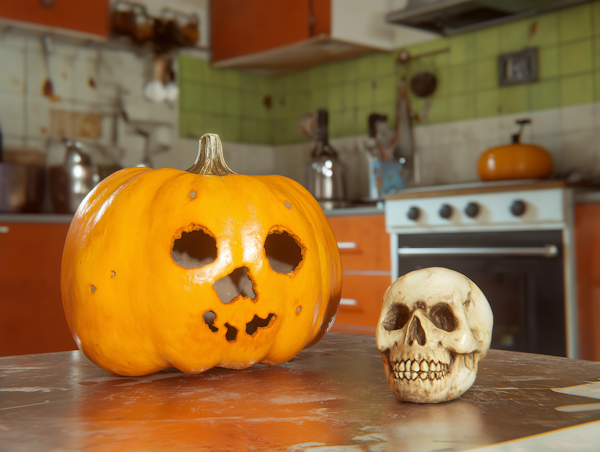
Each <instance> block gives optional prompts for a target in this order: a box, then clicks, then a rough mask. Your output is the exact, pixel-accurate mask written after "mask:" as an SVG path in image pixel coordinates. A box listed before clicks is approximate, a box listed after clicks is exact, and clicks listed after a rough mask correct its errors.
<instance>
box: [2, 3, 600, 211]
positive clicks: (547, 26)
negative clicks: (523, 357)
mask: <svg viewBox="0 0 600 452" xmlns="http://www.w3.org/2000/svg"><path fill="white" fill-rule="evenodd" d="M30 3H31V5H30ZM46 3H48V4H50V5H52V6H46ZM213 3H214V5H212V8H211V5H210V2H209V1H208V0H172V1H169V2H165V1H161V0H147V1H144V2H140V3H135V4H134V3H127V2H111V3H110V4H107V2H106V0H94V1H89V2H85V4H83V3H81V2H70V1H65V0H62V1H59V0H53V1H51V0H49V1H48V2H45V1H31V2H20V3H19V4H14V5H13V4H9V3H5V4H4V5H3V6H2V7H1V8H0V17H2V16H4V17H2V19H1V21H0V27H1V28H0V58H1V59H0V61H1V62H2V63H1V65H2V66H1V68H2V69H1V73H0V126H1V128H2V132H3V135H4V148H5V154H8V155H10V158H13V159H14V158H15V156H14V154H15V153H19V152H21V153H23V155H22V157H23V158H24V159H26V158H32V157H31V156H27V157H25V153H26V152H27V151H29V153H31V151H38V152H40V153H41V154H43V155H38V156H37V157H38V158H42V157H45V159H46V162H47V163H48V164H54V163H60V162H61V160H62V157H63V155H64V152H65V151H64V147H63V146H62V139H63V138H65V137H67V138H69V139H72V140H79V141H81V143H82V144H83V146H84V148H85V152H87V153H88V154H89V155H90V157H91V159H92V162H93V163H94V164H95V165H102V166H109V165H113V166H115V167H116V166H123V167H126V166H134V165H137V164H139V163H141V162H143V161H144V160H145V159H147V157H148V156H149V158H150V162H151V165H152V166H153V167H156V168H158V167H166V166H168V167H174V168H179V169H185V168H187V167H188V166H189V165H190V162H192V161H193V160H194V158H195V155H196V152H197V140H198V138H199V137H200V136H201V135H202V134H204V133H207V132H213V133H218V134H219V135H220V136H221V139H222V140H223V142H224V143H226V144H225V151H226V153H227V155H226V157H227V160H228V162H229V164H230V166H231V167H232V168H233V169H234V170H235V171H236V172H239V173H244V174H282V175H285V176H288V177H291V178H293V179H295V180H297V181H299V182H301V183H306V180H305V179H306V178H305V170H304V168H305V166H306V164H307V163H309V161H310V158H311V151H312V149H313V147H314V140H313V139H312V138H310V136H307V134H306V133H304V134H302V133H301V132H300V127H299V122H300V120H301V118H302V117H304V116H305V115H307V114H311V113H313V112H315V111H316V110H318V109H326V110H328V113H329V114H328V116H329V138H330V141H331V143H332V146H333V147H334V148H335V149H336V150H337V152H338V154H339V156H340V160H341V161H342V162H343V163H344V169H345V175H344V177H345V179H346V194H345V197H346V198H347V199H348V200H350V201H353V200H361V199H364V198H368V197H369V176H368V169H369V165H368V159H369V154H368V150H367V149H366V148H365V142H366V141H367V140H366V138H367V135H368V132H369V116H370V115H372V114H374V113H376V114H379V115H385V116H387V128H388V129H390V130H391V131H392V132H394V131H395V130H396V129H397V124H398V119H406V120H408V121H410V123H411V125H412V127H413V140H414V152H415V153H416V154H418V156H419V167H418V171H419V174H418V179H417V181H415V183H414V184H413V185H436V184H450V183H461V182H473V181H477V180H479V177H478V174H477V165H476V162H477V159H478V157H479V156H480V155H481V154H482V153H483V152H484V151H485V150H486V149H488V148H490V147H493V146H497V145H501V144H505V143H508V142H509V141H510V136H511V134H513V133H514V132H515V131H516V127H515V124H514V121H515V119H518V118H523V117H526V118H530V119H532V124H531V127H528V128H525V130H524V135H523V139H524V140H523V141H525V142H535V143H536V144H539V145H542V146H543V147H545V148H546V149H547V150H548V151H549V152H550V153H551V154H552V156H553V158H554V162H555V165H554V175H555V176H568V175H569V174H571V173H576V176H575V177H582V178H585V179H592V178H594V177H597V175H598V172H599V171H600V161H599V160H598V156H599V155H600V136H599V133H600V132H599V126H600V111H599V106H598V101H599V100H600V3H599V2H598V1H593V2H577V1H574V2H567V3H571V4H573V5H574V6H570V7H567V8H563V9H560V10H556V11H551V12H548V13H545V14H540V15H533V16H531V17H526V18H525V19H520V20H515V21H508V22H507V23H501V24H499V25H493V26H485V27H483V28H481V29H478V30H475V31H470V32H460V33H457V34H455V35H451V36H443V35H440V34H436V33H432V32H427V31H423V30H419V29H415V28H410V27H407V26H405V25H397V24H394V23H391V22H389V16H390V13H391V12H394V11H398V10H401V9H402V7H405V6H406V5H405V4H406V3H407V2H406V1H401V0H393V1H390V0H377V1H370V2H364V1H360V0H326V1H325V0H312V1H309V2H307V1H304V0H302V1H299V0H298V1H293V2H285V4H284V3H281V4H279V3H278V2H268V1H253V2H240V1H234V0H231V1H229V0H220V1H215V2H213ZM517 3H519V2H517ZM520 3H536V2H520ZM537 3H538V4H539V3H544V2H539V1H538V2H537ZM546 3H548V2H546ZM550 3H552V2H550ZM555 3H556V2H555ZM559 3H565V2H559ZM309 4H311V5H313V6H312V9H311V8H309V7H308V6H309ZM88 11H90V12H89V13H88ZM211 11H212V15H211ZM119 13H121V19H120V22H119ZM128 14H130V15H133V16H134V20H133V22H132V26H131V30H129V31H128V30H127V29H126V25H125V26H124V25H123V24H124V23H126V20H124V18H125V19H126V18H127V16H128ZM386 14H387V15H388V20H386ZM13 16H14V17H16V18H18V19H19V20H11V17H13ZM111 18H112V21H111ZM152 18H158V19H160V18H163V21H166V20H167V19H168V18H174V20H176V21H178V22H177V23H178V25H179V26H180V27H185V26H186V25H190V24H191V25H194V26H195V27H196V30H197V31H196V33H195V35H194V36H192V38H191V40H192V41H193V39H194V38H197V40H196V41H193V42H185V41H183V42H181V41H180V42H178V41H177V39H176V38H171V42H169V38H166V39H165V40H164V41H166V42H163V44H162V45H160V44H156V43H155V44H152V42H154V41H155V40H156V39H157V38H156V37H155V38H152V37H151V36H150V32H147V37H144V35H143V33H144V27H146V28H150V29H151V25H152V24H150V25H148V24H147V23H145V22H144V20H147V21H151V20H153V19H152ZM311 18H312V19H311ZM310 20H313V22H314V23H313V24H312V25H310V26H309V22H310ZM136 21H137V22H136ZM54 25H60V28H59V27H55V26H54ZM117 26H120V27H121V28H120V29H116V27H117ZM63 27H64V28H63ZM136 33H137V36H138V39H137V40H136V39H135V38H133V39H132V38H130V37H129V36H128V34H129V35H133V36H136V35H135V34H136ZM45 44H46V45H45ZM528 48H535V49H537V58H538V66H539V67H538V76H537V79H536V80H535V81H534V82H531V83H521V84H516V85H508V86H500V85H499V70H498V58H499V55H501V54H510V53H515V52H520V51H522V50H523V49H528ZM399 49H406V51H407V52H408V54H409V60H408V61H407V62H404V63H402V62H400V61H399ZM157 55H158V57H157ZM160 55H162V56H160ZM157 58H160V59H161V60H162V61H160V62H157V61H156V59H157ZM157 66H158V72H157ZM420 73H428V74H432V75H433V76H434V77H435V78H434V83H435V87H434V88H433V89H432V90H431V91H430V92H426V94H427V95H426V96H425V97H420V96H418V95H416V94H415V92H414V90H413V89H410V85H409V86H407V89H406V91H407V95H408V97H407V100H408V102H407V103H408V106H409V110H408V111H409V112H410V113H409V116H410V117H409V118H398V117H397V113H398V108H397V102H398V92H399V85H400V80H401V78H402V77H403V76H404V77H406V79H407V80H408V82H409V83H410V81H411V79H412V78H413V77H414V76H415V75H417V74H420ZM155 79H160V82H162V87H161V89H160V90H159V91H161V92H160V93H158V94H156V95H157V96H158V98H154V100H153V98H152V93H151V91H152V86H149V85H151V82H152V81H153V80H155ZM48 81H50V83H51V88H52V89H51V92H50V91H49V90H48V83H47V82H48ZM169 84H171V85H172V86H171V87H170V88H173V89H171V97H169V96H167V95H166V94H165V93H164V92H162V91H164V89H163V87H164V86H167V85H169ZM177 91H178V92H177ZM145 92H146V94H145ZM146 153H149V155H148V156H147V155H146ZM104 171H107V170H106V169H105V170H104ZM45 208H46V210H49V209H50V206H49V205H46V207H45Z"/></svg>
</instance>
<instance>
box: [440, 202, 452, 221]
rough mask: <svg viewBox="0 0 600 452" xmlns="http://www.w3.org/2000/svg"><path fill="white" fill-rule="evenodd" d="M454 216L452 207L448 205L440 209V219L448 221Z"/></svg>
mask: <svg viewBox="0 0 600 452" xmlns="http://www.w3.org/2000/svg"><path fill="white" fill-rule="evenodd" d="M451 216H452V206H450V205H448V204H443V205H442V207H440V217H442V218H445V219H446V220H447V219H448V218H450V217H451Z"/></svg>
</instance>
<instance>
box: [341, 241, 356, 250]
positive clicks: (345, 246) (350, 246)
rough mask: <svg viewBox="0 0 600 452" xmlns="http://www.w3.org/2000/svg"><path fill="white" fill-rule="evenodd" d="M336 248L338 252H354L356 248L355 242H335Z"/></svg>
mask: <svg viewBox="0 0 600 452" xmlns="http://www.w3.org/2000/svg"><path fill="white" fill-rule="evenodd" d="M337 246H338V249H340V250H355V249H356V248H357V246H356V243H355V242H337Z"/></svg>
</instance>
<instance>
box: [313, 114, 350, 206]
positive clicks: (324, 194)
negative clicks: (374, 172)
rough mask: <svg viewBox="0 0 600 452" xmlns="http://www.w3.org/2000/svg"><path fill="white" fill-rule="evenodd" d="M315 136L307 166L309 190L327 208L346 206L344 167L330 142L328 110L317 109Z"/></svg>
mask: <svg viewBox="0 0 600 452" xmlns="http://www.w3.org/2000/svg"><path fill="white" fill-rule="evenodd" d="M315 138H316V143H315V148H314V149H313V152H312V156H311V161H310V163H309V164H308V166H307V167H306V183H307V188H308V191H309V192H310V193H311V194H312V195H313V196H314V197H315V199H316V200H317V201H318V202H319V204H320V205H321V207H323V209H325V210H330V209H335V208H338V207H344V206H346V205H347V203H346V200H345V185H344V167H343V164H342V162H340V160H339V158H338V155H337V152H336V151H335V149H333V147H331V145H330V144H329V137H328V113H327V110H323V109H322V110H318V111H317V119H316V131H315Z"/></svg>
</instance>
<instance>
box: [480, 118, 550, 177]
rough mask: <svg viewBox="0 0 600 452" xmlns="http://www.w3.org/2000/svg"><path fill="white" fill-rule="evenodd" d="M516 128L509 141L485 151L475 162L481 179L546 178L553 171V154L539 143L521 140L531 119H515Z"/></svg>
mask: <svg viewBox="0 0 600 452" xmlns="http://www.w3.org/2000/svg"><path fill="white" fill-rule="evenodd" d="M516 123H517V125H518V126H519V131H518V132H517V133H515V134H514V135H513V136H512V144H506V145H503V146H497V147H494V148H491V149H488V150H487V151H485V152H484V153H483V154H481V156H480V157H479V160H478V162H477V172H478V173H479V177H480V178H481V180H484V181H493V180H509V179H546V178H548V177H550V175H551V174H552V168H553V166H554V163H553V161H552V155H550V153H549V152H548V151H547V150H546V149H544V148H543V147H541V146H537V145H535V144H523V143H521V133H522V132H523V127H524V126H525V125H526V124H531V120H530V119H519V120H517V121H516Z"/></svg>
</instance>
